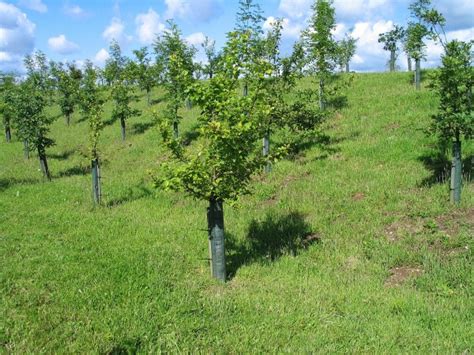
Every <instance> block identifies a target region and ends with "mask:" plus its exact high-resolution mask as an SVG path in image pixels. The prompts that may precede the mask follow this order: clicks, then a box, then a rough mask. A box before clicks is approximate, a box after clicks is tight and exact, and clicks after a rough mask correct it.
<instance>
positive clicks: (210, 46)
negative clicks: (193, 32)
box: [202, 36, 219, 79]
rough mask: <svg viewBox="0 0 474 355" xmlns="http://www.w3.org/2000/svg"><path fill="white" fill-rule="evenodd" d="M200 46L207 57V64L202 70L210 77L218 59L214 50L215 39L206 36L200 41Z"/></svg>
mask: <svg viewBox="0 0 474 355" xmlns="http://www.w3.org/2000/svg"><path fill="white" fill-rule="evenodd" d="M202 48H203V49H204V53H205V55H206V58H207V64H206V65H205V66H204V69H203V71H204V74H205V75H207V77H208V78H209V79H212V77H213V76H214V72H215V71H216V66H217V63H218V61H219V54H218V53H217V52H216V41H214V40H212V39H210V38H209V37H207V36H206V38H205V39H204V42H203V43H202Z"/></svg>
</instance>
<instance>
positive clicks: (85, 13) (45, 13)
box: [0, 0, 474, 71]
mask: <svg viewBox="0 0 474 355" xmlns="http://www.w3.org/2000/svg"><path fill="white" fill-rule="evenodd" d="M257 2H258V3H259V4H260V6H261V7H262V9H263V11H264V16H265V17H266V18H267V21H266V23H265V24H264V28H268V26H269V24H270V23H271V21H272V19H273V18H276V17H281V18H284V25H285V28H284V37H283V49H284V52H285V51H288V50H289V49H290V48H291V45H292V43H293V42H294V41H295V40H296V39H297V38H298V35H299V33H300V31H301V30H302V29H304V28H305V27H306V23H307V19H308V16H309V15H310V6H311V3H312V2H313V0H260V1H257ZM409 3H410V0H334V5H335V8H336V17H337V24H338V25H337V28H336V31H335V36H336V37H339V38H340V37H342V36H343V35H344V33H346V32H350V33H351V34H352V35H353V36H354V37H356V38H358V50H357V54H356V55H355V57H354V58H353V60H352V63H351V68H352V69H354V70H357V71H381V70H384V69H385V68H386V62H387V58H388V56H387V53H386V52H384V51H383V49H382V47H381V45H380V44H378V43H377V38H378V34H379V33H381V32H385V31H387V30H389V29H390V28H391V27H392V25H393V23H397V24H402V25H403V24H405V23H406V22H407V20H408V11H407V8H408V5H409ZM433 5H434V6H436V7H437V8H438V9H439V10H440V11H441V12H442V13H443V14H444V15H445V17H446V18H447V31H448V37H449V38H458V39H461V40H470V39H474V0H433ZM237 7H238V1H237V0H231V1H229V0H10V1H6V0H0V71H7V70H21V68H22V65H21V59H22V57H23V56H24V55H25V54H27V53H30V52H31V51H33V50H34V49H40V50H42V51H44V52H45V53H46V54H47V56H48V57H49V58H51V59H53V60H60V61H73V60H75V61H78V62H79V63H81V62H82V61H84V60H85V59H86V58H89V59H91V60H93V61H94V62H95V63H96V64H97V65H103V63H104V61H105V59H106V58H107V55H108V53H107V49H108V45H109V42H110V41H111V40H112V39H114V38H115V39H117V40H118V41H119V43H120V44H121V46H122V48H123V49H124V51H125V53H130V52H131V50H133V49H136V48H139V47H141V46H144V45H150V44H151V43H152V41H153V38H154V37H155V34H156V33H159V32H161V31H162V30H163V29H164V26H165V22H166V19H167V18H173V19H175V21H176V22H177V23H178V25H179V26H180V28H181V29H182V32H183V35H184V36H185V37H186V38H187V39H188V41H189V42H190V43H192V44H194V45H196V46H198V47H199V44H200V43H201V42H202V40H203V38H204V36H205V35H207V36H209V37H211V38H213V39H215V40H216V43H217V45H218V47H220V46H222V45H223V43H224V42H225V34H226V33H227V32H229V31H231V30H232V29H233V28H234V24H235V13H236V10H237ZM427 54H428V55H427V61H426V62H425V63H424V66H436V65H437V64H438V63H439V56H440V54H441V48H439V46H436V45H435V44H434V43H429V45H428V53H427ZM202 58H203V56H202V53H200V54H198V57H197V60H201V59H202ZM398 65H399V66H400V68H402V69H404V68H405V67H406V60H405V57H404V56H403V54H401V55H400V57H399V60H398Z"/></svg>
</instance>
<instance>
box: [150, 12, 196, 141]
mask: <svg viewBox="0 0 474 355" xmlns="http://www.w3.org/2000/svg"><path fill="white" fill-rule="evenodd" d="M154 50H155V55H156V61H157V66H158V68H160V70H161V74H162V82H163V85H164V87H165V89H166V99H167V106H166V110H165V113H164V116H165V118H166V120H167V121H168V123H169V124H170V126H172V127H173V134H174V136H175V137H178V136H179V129H178V126H179V121H180V120H181V116H179V114H178V110H179V108H180V106H181V105H182V104H183V102H184V101H185V100H186V98H188V96H187V94H186V90H187V89H188V88H189V86H190V85H192V83H193V82H194V78H193V69H194V63H193V57H194V54H195V52H196V49H195V48H194V47H193V46H188V45H187V44H186V41H185V40H184V39H183V38H182V36H181V31H180V30H179V28H178V26H177V25H176V24H175V23H174V22H173V21H168V29H167V31H165V32H164V33H163V35H162V36H159V37H157V39H156V40H155V43H154Z"/></svg>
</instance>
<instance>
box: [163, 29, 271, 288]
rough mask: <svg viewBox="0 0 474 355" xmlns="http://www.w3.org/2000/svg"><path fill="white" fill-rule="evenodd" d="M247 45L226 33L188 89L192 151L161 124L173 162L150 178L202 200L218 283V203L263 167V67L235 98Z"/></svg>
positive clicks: (221, 252) (221, 268)
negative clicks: (194, 131)
mask: <svg viewBox="0 0 474 355" xmlns="http://www.w3.org/2000/svg"><path fill="white" fill-rule="evenodd" d="M249 40H250V38H249V36H248V34H242V33H237V32H234V33H231V34H229V40H228V43H227V45H226V47H225V48H224V50H223V54H222V61H221V65H220V66H219V70H218V71H217V72H216V73H215V74H214V75H213V77H212V79H210V80H209V82H206V83H203V82H195V83H194V84H193V85H192V86H191V87H190V89H189V91H188V92H189V93H190V94H191V95H192V97H193V99H194V100H195V102H196V103H197V104H199V105H200V107H201V108H202V112H201V115H200V116H199V118H198V120H199V125H200V128H199V129H200V137H199V140H198V142H197V144H196V145H195V146H194V147H193V150H187V148H185V147H184V146H183V145H182V144H181V143H180V141H179V139H178V140H177V139H175V138H173V135H172V134H171V132H170V129H169V125H167V124H166V123H165V124H164V125H162V132H163V139H164V141H165V142H166V143H167V146H168V147H170V149H171V151H172V153H173V157H174V159H173V161H171V162H168V163H165V164H163V166H162V168H163V169H160V170H161V171H162V173H163V175H161V176H159V177H156V178H155V179H156V180H155V181H156V184H157V186H161V187H162V188H164V189H172V190H182V191H185V192H187V193H188V194H190V195H191V196H193V197H195V198H198V199H203V200H206V201H208V203H209V207H208V210H207V221H208V230H209V234H208V236H209V244H210V246H209V250H210V254H211V255H210V258H211V271H212V275H213V276H214V277H215V278H217V279H219V280H222V281H225V279H226V270H225V248H224V214H223V204H224V201H232V200H235V199H236V198H237V197H238V196H240V195H241V194H243V193H246V192H248V184H249V182H250V179H251V176H252V175H253V174H254V173H255V172H257V171H258V170H259V169H261V167H262V166H263V164H264V160H263V159H262V155H261V153H260V148H259V141H260V139H261V137H262V132H261V124H260V123H261V122H262V120H263V119H264V118H265V116H266V115H267V112H268V111H270V110H271V107H270V106H269V104H268V102H267V100H265V98H266V96H265V95H262V92H261V91H262V90H264V88H265V85H266V84H265V80H266V79H265V73H267V71H268V70H269V63H267V62H264V61H261V62H259V63H258V65H256V64H255V65H252V68H251V69H252V70H251V71H249V73H252V82H253V87H252V90H251V91H249V93H248V96H242V95H239V94H238V93H237V88H238V87H239V86H240V82H239V78H240V76H241V74H242V72H243V70H241V69H240V68H242V67H245V65H244V63H242V57H241V55H240V53H241V51H240V48H241V47H242V46H244V47H245V46H246V45H247V44H248V41H249ZM249 69H250V68H249ZM182 70H184V69H182ZM182 75H185V73H182ZM196 149H197V152H196Z"/></svg>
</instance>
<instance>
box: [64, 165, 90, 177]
mask: <svg viewBox="0 0 474 355" xmlns="http://www.w3.org/2000/svg"><path fill="white" fill-rule="evenodd" d="M90 173H91V167H90V166H84V165H76V166H73V167H72V168H69V169H66V170H64V171H61V172H59V173H58V174H57V177H68V176H79V175H87V174H90Z"/></svg>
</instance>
